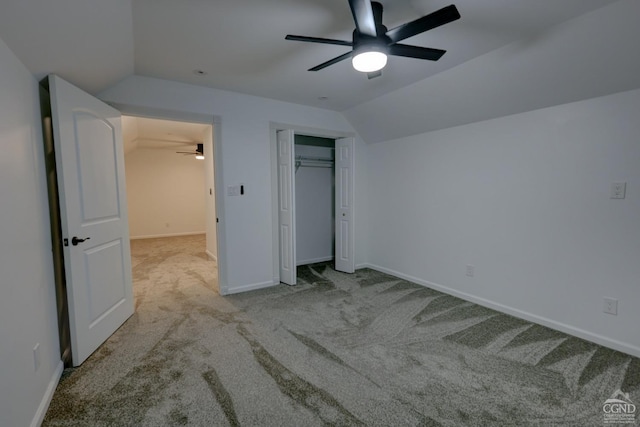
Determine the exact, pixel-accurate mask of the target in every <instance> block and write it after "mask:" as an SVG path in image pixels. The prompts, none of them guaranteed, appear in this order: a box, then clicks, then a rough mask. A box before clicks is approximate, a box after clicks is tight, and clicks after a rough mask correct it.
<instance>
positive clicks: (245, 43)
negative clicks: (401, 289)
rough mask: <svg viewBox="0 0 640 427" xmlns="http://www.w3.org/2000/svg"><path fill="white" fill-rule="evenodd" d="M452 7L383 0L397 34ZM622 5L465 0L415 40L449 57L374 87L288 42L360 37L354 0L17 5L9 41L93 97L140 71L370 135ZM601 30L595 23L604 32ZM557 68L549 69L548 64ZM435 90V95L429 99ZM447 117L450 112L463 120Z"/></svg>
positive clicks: (393, 65)
mask: <svg viewBox="0 0 640 427" xmlns="http://www.w3.org/2000/svg"><path fill="white" fill-rule="evenodd" d="M451 1H452V0H381V3H382V4H383V5H384V11H385V12H384V23H385V25H386V26H387V27H388V28H393V27H395V26H397V25H400V24H402V23H404V22H407V21H411V20H414V19H416V18H419V17H420V16H423V15H426V14H428V13H431V12H433V11H435V10H437V9H439V8H441V7H444V6H446V5H448V4H449V3H450V2H451ZM618 2H623V3H624V2H626V3H630V2H629V1H628V0H618ZM613 3H616V2H613V1H610V0H562V1H558V0H482V1H477V0H457V1H455V4H456V6H457V8H458V10H459V11H460V14H461V16H462V18H461V19H460V20H458V21H455V22H452V23H450V24H447V25H445V26H443V27H439V28H436V29H433V30H431V31H428V32H426V33H423V34H421V35H418V36H415V37H412V38H410V39H408V40H406V41H405V42H406V43H409V44H414V45H419V46H428V47H435V48H440V49H445V50H447V53H446V54H445V55H444V56H443V57H442V58H441V59H440V60H439V61H438V62H432V61H421V60H416V59H410V58H401V57H391V58H390V60H389V63H388V65H387V67H386V68H385V70H384V74H383V75H382V77H379V78H376V79H372V80H368V79H367V78H366V76H365V75H363V74H361V73H359V72H357V71H355V70H354V69H353V68H352V67H351V64H350V61H343V62H341V63H338V64H336V65H334V66H331V67H329V68H326V69H324V70H321V71H318V72H309V71H307V69H308V68H310V67H312V66H314V65H317V64H319V63H321V62H324V61H326V60H328V59H330V58H333V57H335V56H337V55H340V54H341V53H344V52H346V51H347V50H348V49H349V48H347V47H341V46H332V45H321V44H309V43H300V42H294V41H287V40H285V39H284V36H285V35H286V34H288V33H290V34H303V35H309V36H317V37H328V38H336V39H345V40H350V38H351V32H352V30H353V28H354V24H353V19H352V17H351V12H350V9H349V5H348V2H347V0H242V1H238V0H180V1H177V0H110V1H104V0H56V1H55V2H54V1H50V0H5V1H3V4H2V6H0V12H1V13H0V38H2V40H4V42H5V43H6V44H7V45H8V46H9V47H10V48H11V49H12V50H13V51H14V53H15V54H16V55H17V56H18V57H19V58H20V59H21V60H22V62H23V63H24V64H25V65H26V66H27V67H28V68H29V69H30V71H31V72H32V73H33V74H35V75H36V77H43V76H44V75H46V74H48V73H56V74H59V75H60V76H62V77H63V78H65V79H67V80H69V81H71V82H72V83H74V84H75V85H77V86H79V87H81V88H82V89H84V90H86V91H88V92H89V93H93V94H97V93H99V92H100V91H102V90H104V89H106V88H108V87H110V86H112V85H113V84H116V83H117V82H118V81H120V80H122V79H123V78H125V77H127V76H129V75H132V74H137V75H142V76H150V77H157V78H162V79H168V80H175V81H180V82H186V83H191V84H195V85H201V86H207V87H213V88H218V89H224V90H230V91H235V92H241V93H247V94H251V95H256V96H261V97H266V98H272V99H278V100H283V101H288V102H293V103H298V104H304V105H310V106H316V107H321V108H327V109H332V110H337V111H341V112H344V113H345V115H346V117H347V118H348V119H349V120H350V121H352V122H353V123H354V124H355V126H356V128H358V126H359V123H360V122H361V121H362V120H363V119H362V117H363V116H369V115H370V114H371V112H372V111H374V112H375V111H385V113H384V114H387V113H388V111H386V110H387V109H388V110H391V111H394V110H396V111H397V109H398V106H399V105H404V104H407V103H408V104H409V105H410V106H411V105H413V106H415V108H414V110H415V109H416V108H421V107H422V106H423V105H422V104H421V103H420V102H418V101H417V99H418V98H416V99H413V100H412V99H411V97H412V93H413V92H416V93H417V94H416V95H414V96H415V97H420V98H423V97H424V96H430V95H431V93H432V92H433V95H434V96H436V97H437V96H440V95H441V94H438V88H440V90H441V89H442V79H443V77H442V76H443V75H450V76H453V75H455V74H456V72H457V73H458V74H460V72H459V69H460V66H461V65H465V64H466V63H469V62H470V61H472V60H474V59H477V58H480V57H488V54H490V53H491V52H496V51H499V49H501V48H502V49H505V48H506V47H508V46H511V47H512V48H511V51H509V52H508V54H510V55H512V57H514V56H517V55H519V53H518V52H525V53H526V52H528V51H530V50H531V48H532V45H534V44H536V43H538V42H541V41H542V42H544V39H545V37H546V35H547V34H549V33H550V32H551V33H553V31H554V30H553V29H554V28H556V27H554V26H557V25H558V24H561V23H563V22H566V21H568V20H571V19H574V18H576V17H579V16H582V15H585V14H588V13H589V12H592V11H595V10H597V9H599V8H602V7H604V6H607V5H611V4H613ZM635 3H637V2H635ZM630 7H635V9H634V11H636V10H637V9H638V8H637V7H636V6H630ZM598 31H599V28H598V26H595V27H594V28H593V33H596V34H597V32H598ZM634 36H635V34H631V35H630V38H633V37H634ZM608 48H609V49H616V46H609V47H608ZM514 49H515V50H516V51H518V52H514V51H513V50H514ZM636 50H637V49H636ZM601 53H602V52H599V51H595V50H594V51H593V55H600V54H601ZM632 55H635V58H636V59H637V56H638V54H637V53H632ZM503 56H504V55H503ZM605 57H606V58H609V57H610V55H609V56H607V55H606V53H605ZM511 59H512V58H511ZM636 62H638V63H640V61H636ZM496 64H497V65H496V67H498V66H500V63H499V61H498V62H497V63H496ZM634 64H635V63H634ZM557 66H558V64H540V68H541V69H544V68H545V67H547V68H552V67H557ZM485 68H486V67H485ZM496 69H497V68H496ZM456 70H458V71H456ZM199 71H201V73H198V72H199ZM498 71H499V70H498ZM538 71H539V70H531V73H532V74H533V73H538ZM487 72H488V71H487V70H486V69H485V70H484V71H482V73H487ZM448 73H449V74H448ZM460 77H461V78H462V79H463V81H459V83H460V84H461V85H462V86H463V87H466V86H468V85H470V84H472V83H473V82H472V81H471V80H474V78H469V75H460ZM417 84H419V87H418V90H417V91H416V90H414V89H415V88H416V85H417ZM447 84H449V85H450V84H451V82H449V83H447ZM589 84H590V83H589ZM625 84H626V86H629V84H628V83H625ZM585 85H586V83H585ZM626 86H625V87H626ZM425 87H428V88H431V87H433V88H435V89H434V90H433V91H432V90H431V89H429V90H426V93H425V89H424V88H425ZM551 95H552V94H551ZM452 96H453V98H452V99H454V100H455V101H456V102H459V103H460V104H459V105H458V108H459V109H464V108H465V107H464V105H461V104H464V102H463V101H462V100H460V99H458V98H459V97H460V96H461V95H460V94H458V93H456V91H455V90H453V95H452ZM400 98H402V100H399V99H400ZM567 99H568V100H571V99H570V97H567ZM481 100H482V98H479V101H481ZM556 101H557V100H554V102H556ZM560 101H562V100H560ZM439 102H442V101H439ZM534 107H535V105H534ZM430 108H434V107H433V106H430ZM473 108H475V110H476V111H477V110H478V109H479V106H474V107H473ZM510 108H511V107H510ZM518 109H519V108H518V107H516V108H515V110H516V111H517V110H518ZM445 110H446V109H445ZM445 110H442V111H441V114H442V115H443V116H444V117H445V119H446V118H449V122H451V124H456V123H457V122H456V121H455V120H453V121H452V120H451V116H452V114H450V112H449V110H446V111H445ZM401 113H404V111H402V112H399V115H402V114H401ZM430 113H432V112H431V111H430ZM460 114H461V115H462V116H464V112H460ZM409 116H410V114H409ZM478 118H479V119H482V118H483V117H482V115H480V116H479V117H475V116H474V115H473V113H471V112H470V113H469V115H468V117H466V116H465V117H464V119H460V120H459V121H458V122H468V121H469V120H475V119H478ZM415 120H417V121H420V120H419V117H416V119H415ZM449 122H447V125H449V124H450V123H449ZM403 126H411V123H407V124H403ZM434 126H435V125H434ZM434 126H432V128H434ZM435 127H437V126H435ZM441 127H442V126H441ZM416 129H417V128H416ZM358 130H359V131H360V129H358ZM365 133H366V132H365ZM377 133H379V132H377ZM394 135H395V133H394V132H390V134H389V135H387V137H393V136H394ZM374 139H379V138H374Z"/></svg>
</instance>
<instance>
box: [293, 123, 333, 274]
mask: <svg viewBox="0 0 640 427" xmlns="http://www.w3.org/2000/svg"><path fill="white" fill-rule="evenodd" d="M334 147H335V141H334V140H333V139H328V138H318V137H311V136H304V135H296V136H295V148H294V154H295V158H296V168H295V170H296V172H295V199H296V258H297V264H298V265H306V264H312V263H315V262H323V261H330V260H332V259H333V258H334V235H335V188H334V187H335V178H334V161H333V159H334V151H335V149H334ZM326 159H330V160H326Z"/></svg>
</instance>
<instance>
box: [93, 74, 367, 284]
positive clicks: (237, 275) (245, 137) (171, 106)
mask: <svg viewBox="0 0 640 427" xmlns="http://www.w3.org/2000/svg"><path fill="white" fill-rule="evenodd" d="M99 97H100V98H101V99H103V100H105V101H107V102H110V103H113V104H114V105H116V106H125V108H130V109H131V108H137V109H142V108H149V109H161V110H170V111H178V112H183V113H192V114H203V115H210V116H211V117H216V118H217V119H218V120H219V125H218V124H217V123H218V122H216V128H217V129H218V130H217V132H218V133H219V135H220V141H219V142H220V146H221V147H222V153H221V154H220V153H216V158H218V154H220V157H221V159H220V161H221V163H222V164H223V165H224V167H223V170H222V182H221V183H220V186H221V187H222V188H224V189H225V194H224V195H223V196H222V197H223V200H224V204H223V206H222V207H220V206H218V216H219V217H221V221H224V223H222V224H220V227H219V229H218V231H219V235H218V238H219V239H220V238H221V236H220V234H222V232H224V233H225V235H224V236H223V237H224V241H225V242H226V248H225V253H224V254H222V253H220V254H218V263H219V264H220V268H224V270H225V271H226V272H227V273H228V277H227V278H226V281H225V280H223V279H222V278H221V283H220V285H221V289H220V291H221V293H223V294H225V293H231V292H240V291H244V290H249V289H256V288H260V287H265V286H271V285H273V284H274V279H273V278H274V277H277V276H278V275H277V273H276V272H274V262H273V260H274V257H275V256H276V254H274V253H273V246H274V245H273V242H272V239H273V233H272V223H273V219H272V209H271V208H272V206H271V201H272V195H271V133H270V125H271V124H273V123H279V124H288V125H291V127H295V128H298V127H306V128H313V129H320V130H331V131H340V132H353V129H352V128H351V126H350V125H349V124H348V123H347V122H346V120H345V119H344V117H343V116H342V115H341V114H340V113H338V112H335V111H329V110H323V109H320V108H312V107H306V106H301V105H295V104H290V103H286V102H280V101H274V100H270V99H265V98H259V97H254V96H249V95H243V94H238V93H232V92H227V91H222V90H216V89H210V88H203V87H199V86H194V85H189V84H185V83H178V82H171V81H167V80H160V79H155V78H150V77H141V76H131V77H129V78H127V79H125V80H123V81H122V82H120V83H119V84H117V85H115V86H114V87H112V88H110V89H107V90H106V91H104V92H102V93H101V94H100V95H99ZM364 149H365V148H364V143H363V142H362V140H360V139H359V138H356V152H355V156H356V177H355V183H354V184H355V186H356V190H355V203H356V224H355V227H356V249H355V250H356V265H358V264H362V263H363V262H364V260H365V258H363V256H365V255H364V250H366V248H364V247H362V246H360V245H359V243H358V242H359V241H360V240H361V239H364V235H363V233H364V229H363V228H362V227H361V226H362V225H364V224H365V219H361V218H360V216H359V214H358V212H359V211H358V209H360V208H362V209H361V210H360V212H362V213H364V212H365V211H364V207H363V205H362V202H363V201H364V200H366V199H365V192H366V190H365V188H364V185H365V180H364V179H361V177H363V176H364V175H363V174H364V172H365V169H366V165H365V164H364V163H361V162H360V160H358V159H359V156H360V154H361V151H362V150H364ZM239 184H243V185H244V187H245V194H244V195H243V196H228V195H227V191H226V189H227V187H228V186H236V185H239ZM361 195H363V196H362V197H361ZM221 230H222V231H221ZM361 250H362V251H363V252H361ZM223 255H224V258H223ZM225 264H226V265H225ZM248 265H250V266H251V268H247V266H248Z"/></svg>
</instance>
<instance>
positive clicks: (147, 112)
mask: <svg viewBox="0 0 640 427" xmlns="http://www.w3.org/2000/svg"><path fill="white" fill-rule="evenodd" d="M103 102H104V101H103ZM107 104H108V105H111V106H112V107H113V108H115V109H117V110H118V111H120V113H121V114H122V115H124V116H135V117H145V118H150V119H160V120H174V121H183V122H191V123H202V124H207V125H211V126H212V127H213V161H214V165H213V180H214V197H215V205H216V207H215V211H216V212H215V215H216V218H217V222H216V225H217V230H216V246H217V258H218V259H217V264H218V291H219V293H220V295H226V294H227V255H226V247H227V245H226V227H225V224H226V223H225V221H224V212H225V210H224V197H223V195H224V182H223V173H222V169H223V163H222V130H221V127H222V124H221V119H220V117H219V116H214V115H207V114H200V113H190V112H184V111H176V110H165V109H160V108H151V107H140V106H137V105H130V104H121V103H113V102H107Z"/></svg>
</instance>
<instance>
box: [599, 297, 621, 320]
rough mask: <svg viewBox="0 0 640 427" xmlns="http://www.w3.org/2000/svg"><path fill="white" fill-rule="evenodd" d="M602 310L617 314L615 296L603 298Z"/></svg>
mask: <svg viewBox="0 0 640 427" xmlns="http://www.w3.org/2000/svg"><path fill="white" fill-rule="evenodd" d="M603 302H604V305H603V307H602V311H604V312H605V313H608V314H613V315H614V316H617V315H618V300H617V299H615V298H604V299H603Z"/></svg>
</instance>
